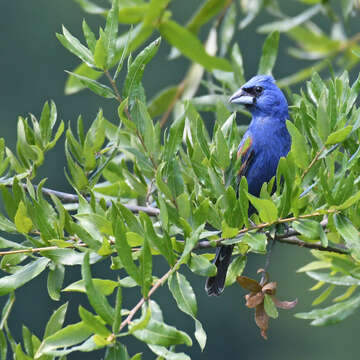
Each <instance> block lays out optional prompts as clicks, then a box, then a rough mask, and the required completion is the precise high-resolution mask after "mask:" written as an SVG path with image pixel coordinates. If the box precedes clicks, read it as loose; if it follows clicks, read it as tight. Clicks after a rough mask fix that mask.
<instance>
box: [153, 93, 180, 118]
mask: <svg viewBox="0 0 360 360" xmlns="http://www.w3.org/2000/svg"><path fill="white" fill-rule="evenodd" d="M178 92H179V87H178V86H169V87H166V88H164V89H162V90H161V91H160V92H159V93H158V94H156V95H155V97H154V98H153V99H151V100H150V102H149V103H148V112H149V114H150V116H151V117H152V118H154V117H156V116H159V115H161V114H163V113H165V111H167V110H168V109H169V108H170V106H171V105H172V103H173V102H174V101H175V100H176V95H177V93H178Z"/></svg>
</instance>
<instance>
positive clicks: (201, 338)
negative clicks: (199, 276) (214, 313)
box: [168, 272, 206, 350]
mask: <svg viewBox="0 0 360 360" xmlns="http://www.w3.org/2000/svg"><path fill="white" fill-rule="evenodd" d="M168 285H169V289H170V291H171V293H172V295H173V297H174V299H175V301H176V303H177V306H178V307H179V309H180V310H181V311H183V312H184V313H186V314H188V315H190V316H191V317H192V318H193V319H194V320H195V337H196V339H197V341H198V343H199V345H200V347H201V350H203V349H204V347H205V344H206V333H205V331H204V329H203V327H202V325H201V323H200V321H199V320H197V319H196V313H197V303H196V296H195V293H194V290H193V289H192V287H191V285H190V283H189V282H188V281H187V279H186V278H185V276H184V275H182V274H180V273H179V272H176V273H175V274H172V275H171V277H170V279H169V282H168Z"/></svg>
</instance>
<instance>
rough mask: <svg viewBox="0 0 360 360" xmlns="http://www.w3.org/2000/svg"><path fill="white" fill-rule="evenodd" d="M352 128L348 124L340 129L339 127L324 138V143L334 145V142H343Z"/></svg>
mask: <svg viewBox="0 0 360 360" xmlns="http://www.w3.org/2000/svg"><path fill="white" fill-rule="evenodd" d="M352 129H353V127H352V125H348V126H345V127H344V128H342V129H339V130H337V131H335V132H333V133H332V134H330V135H329V137H328V138H327V139H326V143H325V145H334V144H337V143H341V142H343V141H344V140H345V139H346V138H347V137H348V135H349V134H350V133H351V131H352Z"/></svg>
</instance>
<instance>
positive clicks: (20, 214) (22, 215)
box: [14, 201, 33, 234]
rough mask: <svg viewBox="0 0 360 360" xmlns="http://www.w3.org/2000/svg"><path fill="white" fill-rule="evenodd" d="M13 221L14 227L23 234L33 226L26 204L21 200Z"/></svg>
mask: <svg viewBox="0 0 360 360" xmlns="http://www.w3.org/2000/svg"><path fill="white" fill-rule="evenodd" d="M14 222H15V226H16V229H17V230H18V231H19V232H20V233H23V234H27V233H28V232H29V231H30V230H31V229H32V228H33V223H32V221H31V219H30V218H29V216H28V214H27V210H26V206H25V204H24V203H23V202H22V201H20V203H19V206H18V209H17V211H16V214H15V217H14Z"/></svg>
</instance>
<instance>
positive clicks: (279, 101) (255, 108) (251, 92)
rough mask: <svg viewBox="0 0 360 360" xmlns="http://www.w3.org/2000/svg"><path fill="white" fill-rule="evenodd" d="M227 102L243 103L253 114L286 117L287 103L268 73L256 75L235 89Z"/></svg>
mask: <svg viewBox="0 0 360 360" xmlns="http://www.w3.org/2000/svg"><path fill="white" fill-rule="evenodd" d="M229 102H230V103H232V104H241V105H244V106H245V107H246V108H247V109H248V110H249V111H250V112H251V113H252V115H253V116H272V115H275V114H276V115H277V116H278V117H280V118H283V119H285V118H287V117H288V104H287V101H286V98H285V96H284V94H283V93H282V91H281V90H280V89H279V88H278V87H277V86H276V84H275V80H274V78H273V77H272V76H269V75H257V76H254V77H253V78H251V79H250V80H249V81H248V82H247V83H245V84H244V85H243V86H242V87H241V88H240V89H239V90H238V91H236V92H235V93H234V94H233V95H232V96H231V98H230V99H229Z"/></svg>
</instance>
